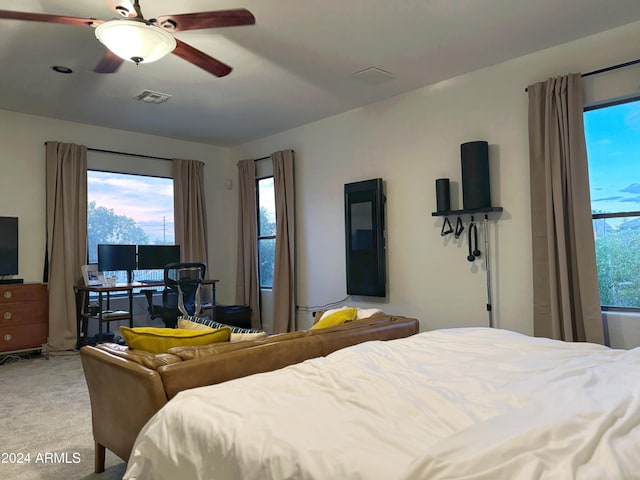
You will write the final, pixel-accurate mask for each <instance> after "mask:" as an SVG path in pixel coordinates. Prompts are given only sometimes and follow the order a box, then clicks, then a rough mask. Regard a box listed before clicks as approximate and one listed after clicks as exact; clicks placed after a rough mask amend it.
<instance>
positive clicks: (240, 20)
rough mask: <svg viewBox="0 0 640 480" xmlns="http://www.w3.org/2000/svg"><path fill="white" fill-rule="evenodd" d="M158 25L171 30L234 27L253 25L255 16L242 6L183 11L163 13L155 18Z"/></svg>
mask: <svg viewBox="0 0 640 480" xmlns="http://www.w3.org/2000/svg"><path fill="white" fill-rule="evenodd" d="M156 21H157V23H158V25H159V26H161V27H162V28H165V29H166V30H169V31H172V32H180V31H183V30H198V29H201V28H218V27H235V26H238V25H253V24H255V23H256V18H255V17H254V16H253V14H252V13H251V12H250V11H249V10H246V9H244V8H236V9H233V10H219V11H216V12H200V13H184V14H181V15H164V16H162V17H158V18H157V19H156Z"/></svg>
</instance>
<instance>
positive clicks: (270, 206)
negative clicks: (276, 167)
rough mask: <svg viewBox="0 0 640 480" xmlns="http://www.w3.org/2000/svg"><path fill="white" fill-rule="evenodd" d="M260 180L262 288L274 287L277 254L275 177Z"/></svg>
mask: <svg viewBox="0 0 640 480" xmlns="http://www.w3.org/2000/svg"><path fill="white" fill-rule="evenodd" d="M257 182H258V264H259V275H260V288H272V287H273V266H274V263H275V256H276V207H275V195H274V191H273V177H266V178H260V179H258V180H257Z"/></svg>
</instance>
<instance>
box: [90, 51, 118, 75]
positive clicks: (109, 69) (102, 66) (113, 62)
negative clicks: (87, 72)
mask: <svg viewBox="0 0 640 480" xmlns="http://www.w3.org/2000/svg"><path fill="white" fill-rule="evenodd" d="M122 62H124V60H123V59H122V58H120V57H119V56H117V55H116V54H115V53H113V52H112V51H111V50H107V51H106V53H105V54H104V56H103V57H102V58H101V59H100V61H99V62H98V64H97V65H96V68H94V69H93V71H94V72H96V73H115V72H116V71H117V70H118V69H119V68H120V65H122Z"/></svg>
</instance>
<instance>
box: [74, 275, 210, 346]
mask: <svg viewBox="0 0 640 480" xmlns="http://www.w3.org/2000/svg"><path fill="white" fill-rule="evenodd" d="M217 282H218V280H213V279H207V280H204V281H203V282H202V284H203V285H211V287H212V288H211V290H212V299H211V305H212V308H213V311H214V312H215V305H216V283H217ZM164 286H165V285H164V281H162V280H158V282H157V283H148V282H146V283H141V282H132V283H116V284H115V285H75V286H74V287H73V290H74V292H75V297H76V335H77V339H76V348H80V347H81V346H82V345H84V343H83V342H82V341H81V338H82V337H83V336H84V338H85V340H86V337H87V331H86V330H87V328H85V329H84V330H83V329H82V325H85V324H86V325H88V320H89V318H95V319H97V320H98V339H101V338H102V323H103V322H107V323H108V322H114V321H118V320H129V326H130V327H133V291H134V290H135V289H139V288H140V289H144V288H157V287H164ZM90 292H93V293H97V294H98V311H97V313H96V314H91V313H90V312H86V311H85V309H86V307H87V305H88V303H89V293H90ZM111 292H127V293H128V297H129V311H128V312H122V313H119V312H116V313H117V314H105V312H104V296H103V295H104V294H105V293H106V294H107V302H108V299H109V294H110V293H111ZM82 334H84V335H82Z"/></svg>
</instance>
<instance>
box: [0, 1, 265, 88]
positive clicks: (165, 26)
mask: <svg viewBox="0 0 640 480" xmlns="http://www.w3.org/2000/svg"><path fill="white" fill-rule="evenodd" d="M129 5H130V6H131V7H132V8H129V7H127V6H117V7H115V10H116V12H118V13H119V14H120V15H121V16H122V17H123V18H114V19H111V20H106V21H105V20H98V19H95V18H80V17H67V16H62V15H49V14H45V13H30V12H16V11H13V10H0V19H12V20H27V21H31V22H46V23H62V24H67V25H81V26H89V27H96V32H95V33H96V37H97V38H98V40H100V42H102V43H103V44H104V45H105V46H106V47H107V48H108V50H107V53H106V54H105V56H104V57H103V58H102V59H101V60H100V61H99V62H98V64H97V65H96V67H95V68H94V72H97V73H114V72H116V71H117V70H118V68H119V67H120V65H121V64H122V62H123V61H125V60H127V61H131V62H133V63H135V64H136V65H138V64H140V63H149V62H152V61H155V60H158V59H160V58H162V57H163V56H165V55H167V54H169V53H173V54H174V55H176V56H178V57H180V58H182V59H183V60H186V61H187V62H189V63H192V64H193V65H196V66H198V67H200V68H202V69H203V70H205V71H207V72H209V73H211V74H213V75H215V76H216V77H224V76H225V75H228V74H229V73H231V70H232V68H231V67H230V66H228V65H226V64H224V63H222V62H221V61H219V60H216V59H215V58H212V57H210V56H209V55H207V54H206V53H204V52H201V51H200V50H197V49H196V48H194V47H192V46H191V45H188V44H186V43H184V42H182V41H180V40H178V39H177V38H175V37H174V36H173V35H171V33H169V32H180V31H185V30H198V29H203V28H218V27H233V26H239V25H253V24H255V23H256V19H255V17H254V16H253V14H252V13H251V12H249V11H248V10H246V9H244V8H237V9H232V10H218V11H213V12H199V13H184V14H179V15H164V16H162V17H158V18H152V19H148V20H147V19H145V18H144V16H143V15H142V10H141V9H140V4H139V0H134V1H133V4H132V5H131V4H129ZM132 9H133V11H131V10H132Z"/></svg>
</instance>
